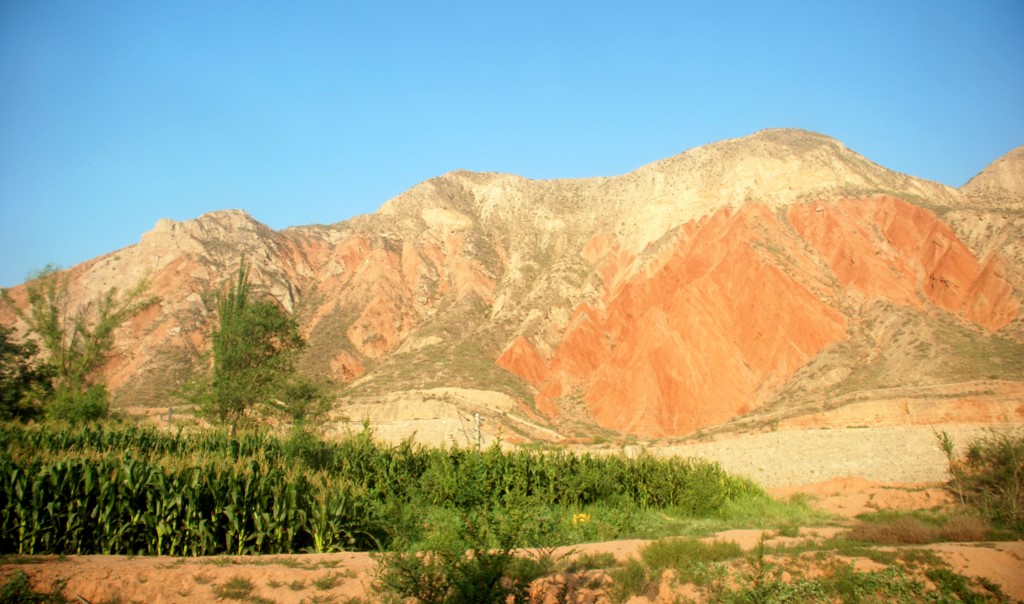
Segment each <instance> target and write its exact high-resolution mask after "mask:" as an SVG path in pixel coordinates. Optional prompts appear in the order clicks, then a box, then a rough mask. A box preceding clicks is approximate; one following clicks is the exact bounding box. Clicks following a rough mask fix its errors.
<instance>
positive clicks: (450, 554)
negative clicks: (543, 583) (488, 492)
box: [374, 512, 547, 604]
mask: <svg viewBox="0 0 1024 604" xmlns="http://www.w3.org/2000/svg"><path fill="white" fill-rule="evenodd" d="M513 541H514V536H513V534H511V533H509V532H507V531H501V530H496V525H494V524H493V523H492V522H491V519H490V518H489V516H488V514H487V513H486V512H484V513H472V514H467V515H465V516H463V517H462V518H461V522H459V523H457V526H454V527H452V526H448V527H444V529H443V530H439V531H437V532H436V533H435V534H434V535H433V536H432V538H431V539H430V540H429V542H428V543H427V545H426V547H425V548H423V549H421V550H419V551H417V550H415V549H406V550H405V551H395V552H389V553H384V554H381V555H380V557H379V558H378V570H377V577H376V580H375V583H374V586H375V588H376V589H377V590H378V591H380V592H382V593H384V594H386V595H389V596H393V597H395V598H397V599H400V600H402V601H405V600H406V599H407V598H415V600H416V601H417V602H421V603H423V604H434V603H437V604H442V603H443V604H463V603H464V604H489V603H492V602H494V603H498V602H500V603H505V602H507V601H509V600H510V599H511V600H512V601H513V602H519V601H525V598H526V593H527V588H528V587H529V584H530V581H532V580H533V579H535V578H537V576H539V574H540V572H543V571H544V570H547V569H539V568H538V567H537V566H536V565H524V564H522V563H521V562H517V560H516V557H515V555H514V547H513V545H512V543H513Z"/></svg>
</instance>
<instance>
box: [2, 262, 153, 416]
mask: <svg viewBox="0 0 1024 604" xmlns="http://www.w3.org/2000/svg"><path fill="white" fill-rule="evenodd" d="M147 287H148V284H147V283H146V282H145V281H142V282H140V283H139V284H138V285H136V286H135V287H133V288H132V289H130V290H129V291H128V292H126V293H125V294H124V295H119V294H118V291H117V289H116V288H110V289H109V290H107V292H106V293H105V294H103V295H102V296H101V297H100V298H99V299H98V300H91V301H89V302H86V303H84V304H81V305H79V306H78V307H77V308H76V307H73V306H72V305H71V298H70V295H69V293H68V292H69V283H68V277H67V274H66V273H64V272H62V271H61V270H60V269H59V268H58V267H56V266H53V265H47V266H46V267H45V268H43V269H42V270H41V271H39V272H38V273H36V274H35V276H34V277H33V279H31V280H30V281H29V283H28V285H27V287H26V293H27V296H28V308H27V309H21V308H19V307H18V306H17V305H15V304H14V301H13V300H12V299H11V296H10V293H9V292H8V291H7V290H3V292H2V294H3V299H4V301H5V302H6V304H7V305H8V306H9V307H10V308H11V309H12V310H13V311H14V313H15V314H16V315H17V316H18V318H20V319H21V320H22V321H24V322H25V323H26V324H27V325H28V329H29V332H30V333H31V334H32V335H33V336H35V338H37V339H38V341H39V342H40V344H42V346H43V347H44V348H45V349H46V351H47V353H48V355H47V357H46V359H45V361H44V365H45V369H44V370H45V371H46V372H47V373H48V375H49V376H50V385H51V387H52V388H51V392H50V396H48V397H47V398H46V400H45V401H44V403H45V405H44V409H45V411H46V414H47V415H50V416H53V417H57V418H59V419H67V420H70V421H81V420H89V419H97V418H99V417H103V416H105V415H106V414H107V412H108V410H109V398H110V397H109V394H108V393H107V389H106V386H104V385H103V384H102V383H101V382H100V381H99V379H98V377H99V376H98V370H99V369H100V367H102V366H103V364H104V363H106V362H107V360H108V358H109V354H110V349H111V348H112V347H113V345H114V331H115V330H116V329H117V328H118V327H119V326H120V325H121V324H123V323H124V322H125V321H127V320H128V319H129V318H131V317H132V316H134V315H135V314H137V313H138V312H139V311H141V310H142V309H144V308H146V307H147V306H150V305H151V304H154V303H155V302H156V298H155V297H146V296H144V295H143V294H144V293H145V291H146V289H147Z"/></svg>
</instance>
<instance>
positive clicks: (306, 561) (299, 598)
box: [0, 431, 1024, 604]
mask: <svg viewBox="0 0 1024 604" xmlns="http://www.w3.org/2000/svg"><path fill="white" fill-rule="evenodd" d="M860 433H861V434H862V435H863V434H866V432H863V431H861V432H860ZM793 436H794V437H797V434H796V433H794V434H793ZM880 436H882V435H880ZM884 436H885V437H889V438H891V437H892V436H893V435H891V434H888V433H886V434H885V435H884ZM922 442H923V441H922ZM758 444H762V443H758ZM734 445H735V446H739V445H738V444H736V443H734ZM773 454H775V453H771V452H769V453H767V454H766V455H773ZM834 454H835V453H834V452H831V453H830V455H834ZM907 454H908V455H913V454H914V452H913V451H908V452H907ZM873 459H874V460H875V463H880V460H881V459H882V458H880V457H876V458H873ZM891 461H892V460H891V458H890V459H889V462H890V463H891ZM848 466H849V464H843V465H840V466H837V467H836V468H835V469H834V471H833V475H832V476H827V478H826V479H825V480H821V481H817V482H810V483H808V484H802V485H792V484H785V483H787V482H792V481H791V480H775V481H768V482H774V483H775V484H777V485H779V484H780V483H782V484H781V485H780V486H774V487H771V488H770V492H771V493H772V495H773V496H775V497H779V498H787V497H790V496H792V495H793V494H795V493H806V494H807V495H810V496H811V500H812V501H811V505H813V506H815V507H818V508H820V509H823V510H825V511H828V512H831V513H834V514H837V515H839V516H841V517H843V518H847V519H852V518H853V517H854V516H856V515H857V514H860V513H863V512H867V511H871V510H880V509H900V510H910V509H932V508H934V507H936V506H938V505H944V504H948V503H950V497H949V494H948V493H946V492H944V491H943V490H942V489H941V488H940V487H939V485H938V484H937V483H935V482H933V481H929V482H926V483H922V482H917V483H909V484H908V483H891V482H889V483H886V482H877V481H871V480H868V479H866V478H863V477H860V476H859V475H852V476H847V475H839V474H837V473H836V472H837V471H839V470H843V469H848ZM818 467H819V468H820V467H821V466H818ZM931 471H932V470H929V472H931ZM815 473H817V472H815ZM823 473H824V474H826V475H827V474H828V472H827V471H826V472H823ZM858 474H860V475H864V474H866V475H868V476H871V475H872V473H871V472H859V473H858ZM909 475H910V476H911V477H913V474H912V473H911V474H909ZM787 478H788V477H787ZM928 478H933V477H932V476H931V475H929V476H928ZM839 530H842V529H839V528H819V529H802V530H801V533H800V535H799V536H798V537H780V536H777V535H771V534H769V537H770V540H769V541H768V544H769V545H771V544H773V543H778V542H780V541H783V542H784V541H785V540H787V539H789V540H799V539H815V538H827V537H829V536H831V535H833V534H835V532H837V531H839ZM760 536H761V531H756V530H754V531H750V530H733V531H727V532H724V533H720V534H718V535H715V536H714V537H709V539H720V540H729V541H735V542H736V543H738V544H739V545H740V546H741V547H743V548H744V549H747V550H749V549H751V548H753V547H755V545H756V544H757V541H758V539H759V538H760ZM646 543H648V542H647V541H641V540H630V541H616V542H607V543H590V544H585V545H578V546H574V547H573V548H571V549H563V550H558V551H556V552H555V555H556V556H561V555H567V556H572V555H579V554H583V553H598V552H610V553H612V554H614V555H615V557H616V558H617V559H619V560H626V559H628V558H630V557H633V556H636V555H637V553H638V551H639V550H640V548H642V547H643V546H644V545H646ZM927 547H929V548H931V549H933V550H934V551H935V552H936V553H938V554H939V555H940V556H941V557H942V558H943V559H944V560H945V561H946V562H947V563H949V564H950V565H951V568H952V570H954V571H955V572H957V573H960V574H963V575H966V576H971V577H983V578H985V579H988V580H990V581H992V582H994V583H996V584H998V585H1000V586H1001V587H1002V589H1003V591H1004V592H1005V593H1006V594H1007V595H1009V596H1010V597H1012V598H1014V599H1016V600H1024V542H1020V541H1017V542H1000V543H994V544H970V543H955V544H953V543H949V544H936V545H932V546H927ZM2 562H3V564H2V565H0V574H2V575H4V576H8V575H10V574H11V573H13V572H15V571H17V570H19V569H20V570H22V571H24V572H25V573H27V574H28V575H29V576H30V578H31V580H32V583H33V585H34V586H37V588H39V589H43V590H49V589H50V588H51V587H52V586H53V585H55V584H58V583H61V582H62V583H63V585H64V593H65V595H66V596H67V597H68V598H69V599H70V600H71V601H76V602H83V603H88V604H98V603H100V602H142V603H147V604H163V603H179V602H187V603H189V604H205V603H211V602H223V601H239V600H238V599H237V598H236V599H231V595H232V594H231V592H230V591H227V590H228V589H229V588H230V587H231V586H232V585H234V586H235V587H236V588H238V589H240V590H242V592H243V593H248V600H245V601H250V602H253V601H254V602H260V601H263V602H267V601H271V602H277V603H280V604H299V603H302V602H306V603H310V604H313V603H315V602H336V603H345V602H357V601H364V602H375V601H377V599H376V598H375V596H374V593H373V590H372V583H373V577H374V568H375V561H374V559H373V556H372V555H370V554H366V553H338V554H322V555H321V554H307V555H289V556H266V557H246V556H235V557H211V558H188V559H184V558H169V557H125V556H68V557H59V558H58V557H31V558H24V559H18V558H16V557H10V556H8V557H7V558H5V559H3V560H2ZM246 590H248V591H247V592H246ZM663 591H664V590H663ZM237 593H238V592H236V594H237ZM690 595H691V596H692V595H694V594H690ZM594 597H595V596H590V597H582V596H581V598H580V599H578V600H577V601H580V602H583V601H594ZM671 597H672V594H671V593H663V594H662V595H661V597H659V598H657V599H655V600H654V601H655V602H659V601H670V600H671ZM547 599H550V598H547ZM538 601H541V602H543V601H545V598H543V597H539V598H538ZM596 601H600V600H599V599H598V600H596ZM637 601H638V602H644V601H649V600H644V599H637Z"/></svg>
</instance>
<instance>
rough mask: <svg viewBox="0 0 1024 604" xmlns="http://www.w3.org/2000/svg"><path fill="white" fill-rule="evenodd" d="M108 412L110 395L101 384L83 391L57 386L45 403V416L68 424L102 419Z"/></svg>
mask: <svg viewBox="0 0 1024 604" xmlns="http://www.w3.org/2000/svg"><path fill="white" fill-rule="evenodd" d="M109 414H110V395H109V394H108V393H107V388H106V386H104V385H103V384H95V385H93V386H90V387H89V388H88V389H87V390H85V391H78V390H75V389H72V388H58V389H57V390H56V391H55V392H54V394H53V399H52V400H51V401H50V402H49V403H48V404H47V405H46V416H47V417H49V418H50V419H54V420H57V421H65V422H68V423H69V424H84V423H86V422H92V421H96V420H100V419H103V418H105V417H107V416H108V415H109Z"/></svg>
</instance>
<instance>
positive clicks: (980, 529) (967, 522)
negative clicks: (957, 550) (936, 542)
mask: <svg viewBox="0 0 1024 604" xmlns="http://www.w3.org/2000/svg"><path fill="white" fill-rule="evenodd" d="M988 532H989V531H988V524H986V523H985V521H984V520H982V519H981V518H978V517H977V516H971V515H966V514H960V515H957V516H953V517H951V518H949V519H948V520H946V523H945V524H944V525H943V526H942V529H941V530H940V532H939V535H940V536H941V537H942V540H943V541H981V540H983V539H985V538H986V537H987V536H988Z"/></svg>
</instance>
